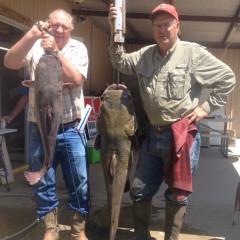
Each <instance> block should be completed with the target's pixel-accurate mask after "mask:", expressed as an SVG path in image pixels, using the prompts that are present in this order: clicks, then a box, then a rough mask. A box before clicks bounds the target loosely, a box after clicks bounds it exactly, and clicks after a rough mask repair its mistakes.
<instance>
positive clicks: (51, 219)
mask: <svg viewBox="0 0 240 240" xmlns="http://www.w3.org/2000/svg"><path fill="white" fill-rule="evenodd" d="M42 225H43V229H44V238H43V240H59V232H58V225H57V208H55V209H54V210H53V211H52V212H50V213H48V214H47V215H46V216H45V218H44V219H43V221H42Z"/></svg>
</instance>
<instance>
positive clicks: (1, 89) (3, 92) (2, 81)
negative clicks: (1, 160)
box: [0, 20, 26, 169]
mask: <svg viewBox="0 0 240 240" xmlns="http://www.w3.org/2000/svg"><path fill="white" fill-rule="evenodd" d="M24 34H25V30H23V29H19V28H18V27H15V26H13V25H10V24H8V23H6V22H3V21H1V20H0V36H1V38H0V116H5V115H9V114H10V113H11V111H12V110H13V109H14V107H15V105H16V103H17V102H18V100H19V98H20V96H21V81H22V80H23V78H24V71H23V70H12V69H8V68H6V67H5V66H4V63H3V60H4V56H5V54H6V52H7V50H8V48H10V47H11V46H12V45H13V44H15V43H16V42H17V41H18V40H19V39H20V38H21V37H22V36H23V35H24ZM24 112H25V111H22V112H21V113H20V114H19V115H18V116H16V117H15V119H13V120H12V121H11V122H10V123H9V124H6V128H10V129H17V131H16V132H12V133H9V134H5V135H4V139H5V142H6V146H7V150H8V154H9V158H10V161H11V165H12V168H13V169H15V168H18V167H19V166H21V165H23V164H25V162H26V154H25V143H26V139H25V136H26V126H25V125H26V124H25V122H26V120H25V113H24Z"/></svg>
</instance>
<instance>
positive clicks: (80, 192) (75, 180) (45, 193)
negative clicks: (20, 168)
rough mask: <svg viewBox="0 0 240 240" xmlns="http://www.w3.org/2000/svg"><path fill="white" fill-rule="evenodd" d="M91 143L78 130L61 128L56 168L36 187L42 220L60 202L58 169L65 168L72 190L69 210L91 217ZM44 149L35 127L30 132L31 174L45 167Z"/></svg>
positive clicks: (56, 154) (69, 186)
mask: <svg viewBox="0 0 240 240" xmlns="http://www.w3.org/2000/svg"><path fill="white" fill-rule="evenodd" d="M86 145H87V140H86V137H85V134H80V133H79V132H78V130H77V126H71V127H65V128H64V124H63V125H62V126H60V127H59V131H58V134H57V140H56V148H55V154H54V158H53V161H52V166H51V167H50V168H49V169H48V171H47V173H46V174H45V175H44V176H43V177H42V178H41V179H40V181H39V182H38V183H36V184H34V185H33V186H32V187H33V190H34V193H35V200H36V205H37V214H38V217H39V219H43V218H44V216H45V215H46V214H47V213H49V212H51V211H53V209H54V208H56V207H57V206H58V205H59V204H60V201H59V199H58V198H57V195H56V168H57V165H58V163H60V164H61V167H62V170H63V171H64V172H63V175H64V180H65V182H66V185H67V187H68V190H69V200H68V204H69V208H70V209H72V210H74V211H77V212H79V213H80V214H81V215H82V216H83V217H86V216H87V215H88V213H89V196H90V193H89V180H88V179H89V178H88V177H89V176H88V175H89V165H88V161H87V155H86ZM42 156H43V145H42V141H41V137H40V134H39V131H38V127H37V125H36V124H34V123H30V130H29V163H30V166H31V171H39V170H40V169H41V167H42V166H43V161H44V159H43V157H42Z"/></svg>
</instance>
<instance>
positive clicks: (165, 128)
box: [150, 125, 171, 132]
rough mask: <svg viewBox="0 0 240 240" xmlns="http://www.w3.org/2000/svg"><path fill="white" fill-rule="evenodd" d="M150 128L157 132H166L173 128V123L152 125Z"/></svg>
mask: <svg viewBox="0 0 240 240" xmlns="http://www.w3.org/2000/svg"><path fill="white" fill-rule="evenodd" d="M150 128H151V129H153V130H154V131H157V132H166V131H169V130H171V125H166V126H161V125H150Z"/></svg>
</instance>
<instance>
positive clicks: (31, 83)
mask: <svg viewBox="0 0 240 240" xmlns="http://www.w3.org/2000/svg"><path fill="white" fill-rule="evenodd" d="M22 85H23V86H25V87H34V81H32V80H24V81H22Z"/></svg>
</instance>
